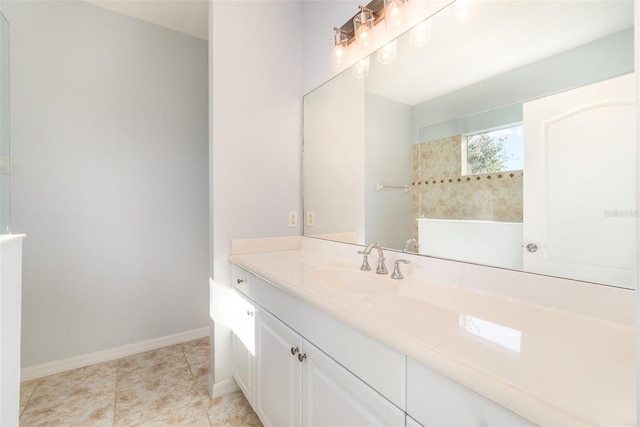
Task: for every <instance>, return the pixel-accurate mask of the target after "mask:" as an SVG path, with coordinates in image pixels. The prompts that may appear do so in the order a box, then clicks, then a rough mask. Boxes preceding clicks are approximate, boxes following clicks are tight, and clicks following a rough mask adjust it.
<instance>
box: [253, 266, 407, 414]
mask: <svg viewBox="0 0 640 427" xmlns="http://www.w3.org/2000/svg"><path fill="white" fill-rule="evenodd" d="M254 281H255V283H254V286H255V297H256V298H255V301H256V302H257V303H258V304H259V305H261V306H262V307H264V308H265V309H266V310H267V311H269V312H271V313H272V314H273V315H274V316H275V317H277V318H279V319H280V320H281V321H282V322H283V323H285V324H287V325H288V326H289V327H291V328H292V329H294V330H295V331H296V332H298V333H299V334H300V335H302V336H303V337H304V338H305V339H306V340H307V341H309V342H311V343H312V344H314V345H315V346H316V347H318V348H320V349H321V350H322V351H323V352H324V353H326V354H327V355H329V356H330V357H331V358H332V359H334V360H335V361H336V362H338V363H339V364H341V365H342V366H344V367H345V368H346V369H348V370H349V371H351V372H352V373H353V374H354V375H356V376H357V377H359V378H360V379H361V380H362V381H364V382H365V383H367V384H368V385H369V386H371V387H372V388H373V389H375V390H376V391H377V392H378V393H380V394H382V395H383V396H384V397H386V398H387V399H388V400H389V401H391V402H392V403H393V404H394V405H396V406H397V407H398V408H400V409H403V410H404V407H405V388H406V387H405V385H406V377H405V374H406V357H405V355H404V354H402V353H399V352H397V351H395V350H392V349H391V348H389V347H387V346H385V345H383V344H381V343H379V342H377V341H375V340H373V339H371V338H369V337H368V336H366V335H363V334H361V333H359V332H357V331H355V330H354V329H351V328H350V327H348V326H346V325H345V324H343V323H341V322H339V321H338V320H335V319H334V318H332V317H331V316H329V315H327V314H325V313H323V312H322V311H320V310H318V309H316V308H314V307H312V306H310V305H309V304H307V303H304V302H302V301H300V300H299V299H297V298H295V297H293V296H291V295H289V294H288V293H286V292H284V291H282V290H280V289H279V288H277V287H276V286H274V285H272V284H270V283H269V282H267V281H265V280H263V279H261V278H258V277H255V276H254Z"/></svg>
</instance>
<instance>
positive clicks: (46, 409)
mask: <svg viewBox="0 0 640 427" xmlns="http://www.w3.org/2000/svg"><path fill="white" fill-rule="evenodd" d="M208 375H209V338H208V337H207V338H202V339H199V340H195V341H190V342H187V343H183V344H176V345H172V346H168V347H164V348H161V349H158V350H153V351H148V352H146V353H140V354H136V355H133V356H129V357H125V358H122V359H119V360H116V361H112V362H105V363H100V364H97V365H92V366H87V367H85V368H79V369H74V370H72V371H67V372H62V373H60V374H56V375H51V376H48V377H43V378H38V379H35V380H31V381H25V382H23V383H22V384H21V387H20V426H21V427H30V426H47V427H57V426H86V427H94V426H96V427H102V426H105V427H106V426H108V427H124V426H145V427H162V426H185V427H187V426H188V427H192V426H194V427H210V426H213V427H226V426H247V427H248V426H262V424H261V423H260V420H259V419H258V417H257V416H256V414H255V413H254V412H253V409H251V406H250V405H249V403H248V402H247V401H246V399H245V398H244V396H243V395H242V393H241V392H239V391H238V392H235V393H231V394H229V395H226V396H223V397H220V398H218V399H215V400H211V399H210V398H209V394H208V391H207V383H208Z"/></svg>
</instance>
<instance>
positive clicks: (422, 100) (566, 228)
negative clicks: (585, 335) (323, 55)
mask: <svg viewBox="0 0 640 427" xmlns="http://www.w3.org/2000/svg"><path fill="white" fill-rule="evenodd" d="M455 4H456V3H453V4H452V5H450V6H449V7H446V8H444V9H442V10H440V11H439V12H437V13H436V14H434V15H433V16H431V17H430V18H429V19H428V20H427V21H425V23H423V25H427V26H428V27H429V28H430V37H429V40H428V43H427V44H426V45H423V46H421V47H418V46H415V43H411V33H410V32H407V33H405V34H404V35H402V36H401V37H399V38H398V39H397V40H396V41H395V44H396V46H395V47H396V58H395V61H394V62H392V63H390V64H389V63H388V64H383V63H380V62H378V61H377V60H376V54H375V53H374V54H372V55H371V56H370V59H369V67H370V68H369V74H368V76H367V77H366V78H361V77H362V76H361V75H358V76H357V75H356V74H357V73H353V72H352V70H346V71H344V72H342V73H341V74H339V75H337V76H336V77H334V78H333V79H331V80H330V81H328V82H327V83H325V84H324V85H322V86H320V87H318V88H317V89H315V90H314V91H312V92H310V93H309V94H307V95H306V96H305V98H304V157H303V182H304V210H305V226H304V234H305V235H306V236H311V237H318V238H324V239H330V240H337V241H342V242H348V243H356V244H365V243H370V242H374V241H375V242H379V243H380V244H381V245H382V246H383V247H385V248H388V249H395V250H403V249H406V250H408V251H411V252H418V253H419V254H423V255H427V256H433V257H441V258H447V259H454V260H460V261H465V262H471V263H477V264H483V265H490V266H495V267H502V268H509V269H516V270H524V271H529V272H534V273H540V274H546V275H552V276H558V277H565V278H571V279H576V280H582V281H588V282H593V283H602V284H608V285H614V286H620V287H625V288H630V289H635V288H636V283H635V280H636V279H635V275H636V250H637V249H636V220H637V207H636V200H635V194H636V158H637V157H636V107H635V74H634V45H633V37H634V36H633V16H634V11H633V7H634V2H633V1H632V0H616V1H610V0H604V1H599V0H593V1H560V0H554V1H537V0H528V1H492V0H483V1H477V0H476V1H472V2H467V4H471V5H472V9H471V10H470V14H469V16H468V18H469V19H467V20H466V21H465V22H460V21H457V20H456V19H455V15H454V14H452V7H453V6H455ZM358 77H360V78H358ZM411 239H415V241H416V242H417V245H413V244H412V243H413V242H412V241H411ZM407 242H409V244H407Z"/></svg>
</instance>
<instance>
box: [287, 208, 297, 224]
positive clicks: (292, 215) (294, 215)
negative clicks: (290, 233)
mask: <svg viewBox="0 0 640 427" xmlns="http://www.w3.org/2000/svg"><path fill="white" fill-rule="evenodd" d="M297 226H298V211H289V227H297Z"/></svg>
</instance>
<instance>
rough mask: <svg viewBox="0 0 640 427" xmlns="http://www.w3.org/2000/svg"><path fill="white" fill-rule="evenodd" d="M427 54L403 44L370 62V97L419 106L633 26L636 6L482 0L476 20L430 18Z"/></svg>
mask: <svg viewBox="0 0 640 427" xmlns="http://www.w3.org/2000/svg"><path fill="white" fill-rule="evenodd" d="M431 25H432V29H431V40H430V41H429V44H427V45H426V46H424V47H422V48H415V47H412V46H410V45H409V43H408V40H406V37H405V39H404V40H400V42H399V43H398V47H397V49H398V52H397V59H396V61H395V62H394V63H393V64H387V65H383V64H379V63H377V62H376V61H371V72H370V75H369V78H368V79H367V82H366V87H367V89H366V90H367V92H371V93H374V94H377V95H380V96H383V97H385V98H389V99H394V100H396V101H399V102H402V103H404V104H408V105H417V104H420V103H422V102H425V101H427V100H429V99H433V98H436V97H438V96H440V95H443V94H445V93H448V92H451V91H453V90H457V89H460V88H462V87H466V86H469V85H471V84H474V83H477V82H479V81H482V80H485V79H487V78H489V77H492V76H495V75H497V74H500V73H503V72H506V71H508V70H512V69H514V68H517V67H520V66H523V65H526V64H529V63H531V62H534V61H537V60H540V59H542V58H546V57H548V56H551V55H554V54H557V53H560V52H564V51H566V50H569V49H572V48H574V47H577V46H581V45H583V44H586V43H589V42H592V41H594V40H597V39H599V38H602V37H605V36H608V35H611V34H614V33H617V32H619V31H622V30H624V29H627V28H631V27H632V26H633V1H632V0H604V1H600V0H582V1H566V0H554V1H537V0H535V1H494V0H486V1H478V2H477V4H476V10H475V12H474V15H473V19H472V20H471V21H469V22H467V23H465V24H454V23H453V22H452V21H451V19H450V16H449V10H448V9H444V10H442V11H441V12H439V13H438V14H436V15H435V16H433V17H432V18H431Z"/></svg>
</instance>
